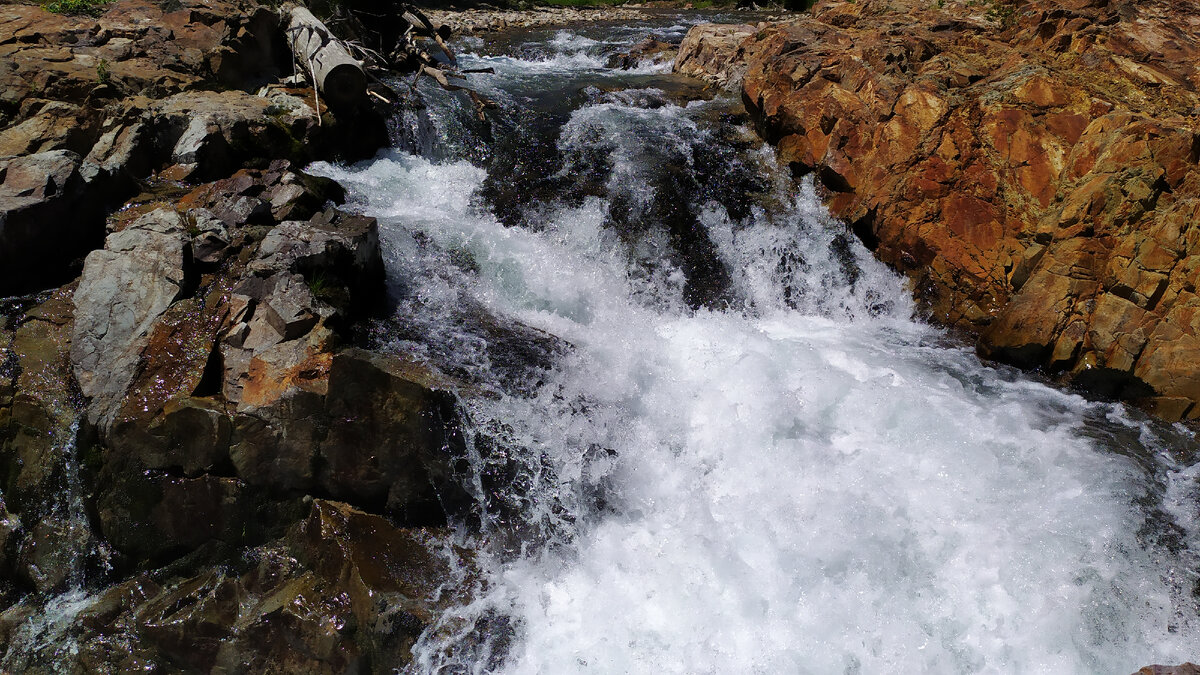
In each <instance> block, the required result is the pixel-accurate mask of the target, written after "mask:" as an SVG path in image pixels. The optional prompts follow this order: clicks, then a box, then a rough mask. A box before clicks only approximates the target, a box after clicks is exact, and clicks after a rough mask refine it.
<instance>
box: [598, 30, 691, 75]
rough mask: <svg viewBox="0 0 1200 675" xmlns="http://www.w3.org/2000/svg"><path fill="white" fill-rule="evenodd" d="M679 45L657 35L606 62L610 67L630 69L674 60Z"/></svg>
mask: <svg viewBox="0 0 1200 675" xmlns="http://www.w3.org/2000/svg"><path fill="white" fill-rule="evenodd" d="M677 49H678V45H673V44H671V43H669V42H664V41H662V40H659V39H658V38H655V37H648V38H646V39H645V40H642V41H641V42H639V43H637V44H636V45H634V46H633V47H631V48H630V49H629V51H627V52H624V53H621V54H614V55H612V56H611V57H609V59H608V63H607V64H606V65H607V66H608V67H609V68H620V69H621V70H630V69H633V68H637V67H639V66H648V65H653V64H657V63H666V62H668V61H674V59H675V55H676V51H677Z"/></svg>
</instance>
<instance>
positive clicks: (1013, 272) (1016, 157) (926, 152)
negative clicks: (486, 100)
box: [676, 0, 1200, 420]
mask: <svg viewBox="0 0 1200 675" xmlns="http://www.w3.org/2000/svg"><path fill="white" fill-rule="evenodd" d="M1198 34H1200V6H1197V5H1196V3H1195V2H1193V1H1191V0H1189V1H1186V2H1183V3H1169V2H1165V1H1152V2H1136V3H1135V2H1132V1H1128V0H1109V1H1104V2H1074V1H1073V0H1033V1H1032V2H1021V3H1008V2H1003V1H998V2H995V3H992V4H980V3H970V2H968V3H963V2H957V1H954V0H950V1H948V2H938V3H932V4H931V3H923V2H914V1H909V2H905V1H903V0H901V1H899V2H897V1H894V0H893V1H889V2H883V1H882V0H867V1H861V2H821V3H819V4H818V5H817V6H816V7H815V8H814V10H813V12H812V13H811V15H806V16H802V17H798V18H796V19H794V20H790V21H786V22H780V23H771V24H760V25H759V26H757V27H755V28H754V29H753V32H748V30H747V27H722V28H713V27H703V26H702V27H697V28H695V29H693V30H692V32H691V33H690V34H689V36H688V38H687V40H685V42H684V45H683V46H682V48H681V51H680V55H679V57H678V59H677V61H676V68H677V69H678V70H680V71H681V72H689V73H696V74H701V75H704V76H707V77H709V78H711V79H713V80H714V81H716V82H720V83H722V84H727V83H733V86H735V87H738V88H740V90H741V92H742V95H743V99H744V101H745V104H746V107H747V109H748V110H749V111H750V113H751V115H752V117H753V118H754V119H755V121H756V123H757V125H758V128H759V130H760V132H761V134H762V135H763V136H764V137H765V138H766V139H767V140H769V141H770V142H772V143H774V144H776V145H777V147H778V151H779V156H780V158H781V160H783V161H785V162H787V163H788V164H790V165H791V166H792V167H793V169H794V170H795V172H796V173H797V174H805V173H812V174H814V175H815V178H816V179H817V180H818V181H819V182H820V183H821V184H822V185H824V187H825V188H826V189H827V195H828V203H829V205H830V208H831V209H832V210H833V212H834V213H835V214H837V215H838V216H840V217H842V218H844V219H845V220H846V221H847V222H849V223H851V224H852V226H853V228H854V230H855V231H856V232H857V233H858V234H859V236H860V238H861V239H862V240H863V241H864V242H865V243H866V244H867V245H868V246H869V247H870V248H872V249H874V250H875V252H876V254H877V255H878V256H879V257H880V258H881V259H882V260H884V261H886V262H888V263H890V264H891V265H893V266H895V267H896V268H897V269H899V270H901V271H902V272H904V273H905V274H906V275H908V276H909V277H910V278H911V279H912V282H913V289H914V291H915V293H916V294H917V296H918V298H919V299H920V301H921V302H922V304H923V306H924V307H925V308H926V309H927V311H928V312H929V315H930V316H931V317H932V318H933V319H934V320H936V321H939V322H942V323H945V324H948V325H953V326H958V327H962V328H965V329H968V330H970V331H973V332H975V333H976V334H978V336H979V343H978V344H979V351H980V353H981V354H982V355H984V356H986V357H989V358H994V359H998V360H1002V361H1007V362H1011V363H1014V364H1018V365H1020V366H1023V367H1028V368H1041V369H1044V370H1045V371H1046V372H1047V373H1049V374H1052V375H1055V376H1059V377H1061V378H1063V379H1064V380H1066V381H1068V382H1070V383H1072V384H1075V385H1077V386H1079V387H1081V388H1083V389H1085V390H1088V391H1090V392H1092V393H1094V394H1097V395H1101V396H1114V397H1121V398H1126V399H1131V400H1134V401H1136V402H1138V403H1140V404H1142V405H1144V406H1145V407H1147V408H1149V409H1150V410H1152V411H1153V412H1155V413H1156V414H1158V415H1159V416H1161V417H1163V418H1166V419H1169V420H1176V419H1181V418H1195V417H1200V406H1196V405H1195V404H1196V403H1197V402H1200V372H1198V371H1197V370H1196V369H1195V367H1194V364H1195V362H1196V359H1197V357H1198V356H1200V324H1197V323H1196V322H1195V321H1194V316H1195V315H1196V310H1197V308H1200V299H1198V298H1197V295H1196V289H1195V283H1194V279H1195V274H1194V271H1193V267H1194V266H1195V264H1194V263H1193V262H1192V261H1193V260H1194V259H1196V256H1195V255H1194V253H1196V252H1198V250H1197V245H1198V244H1197V242H1198V241H1200V234H1198V233H1200V230H1197V224H1198V223H1200V217H1198V216H1200V198H1198V197H1200V169H1198V165H1197V162H1198V159H1200V117H1198V116H1200V95H1198V93H1197V86H1198V85H1200V65H1198V64H1200V59H1198V57H1200V40H1198V38H1197V35H1198Z"/></svg>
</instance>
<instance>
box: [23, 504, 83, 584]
mask: <svg viewBox="0 0 1200 675" xmlns="http://www.w3.org/2000/svg"><path fill="white" fill-rule="evenodd" d="M92 545H93V539H92V534H91V532H90V531H89V530H88V529H87V528H86V527H85V526H84V525H83V524H82V523H79V522H74V521H73V520H72V519H70V518H69V517H64V516H63V515H61V514H53V515H52V516H50V517H44V518H43V519H41V520H39V521H37V522H35V523H33V524H32V526H31V527H30V530H29V534H28V536H27V537H25V538H24V540H23V541H22V542H21V545H20V553H19V554H18V558H17V561H16V568H17V574H18V575H19V576H20V577H22V578H23V579H24V581H25V582H26V583H27V584H28V585H29V586H30V587H32V588H33V589H34V590H36V591H38V592H40V593H50V592H54V591H62V590H65V589H66V585H67V582H68V581H79V580H80V579H81V576H82V574H81V573H82V570H83V563H84V560H83V556H85V555H86V553H87V551H88V549H89V548H91V546H92Z"/></svg>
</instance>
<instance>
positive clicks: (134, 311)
mask: <svg viewBox="0 0 1200 675" xmlns="http://www.w3.org/2000/svg"><path fill="white" fill-rule="evenodd" d="M190 253H191V251H190V247H189V246H187V239H186V223H185V222H184V220H183V217H182V216H180V214H179V213H177V212H176V211H174V210H172V209H166V208H163V209H158V210H156V211H153V212H151V213H148V214H146V215H145V216H142V217H141V218H139V219H137V220H136V221H134V222H133V223H132V224H131V225H130V226H129V227H127V228H125V229H124V230H121V231H120V232H116V233H114V234H111V235H109V237H108V239H107V241H106V243H105V248H104V249H102V250H98V251H94V252H92V253H91V254H89V255H88V257H87V260H86V262H85V263H84V268H83V275H82V276H81V277H80V279H79V286H78V288H77V289H76V290H75V297H74V300H75V326H74V329H73V331H72V335H71V362H72V365H73V367H74V373H75V377H76V379H77V381H78V382H79V388H80V390H81V391H82V393H83V395H84V396H86V397H87V398H88V399H89V403H88V416H89V419H90V420H91V421H92V422H93V423H98V424H100V426H101V427H105V428H107V427H108V426H110V425H111V424H112V422H113V421H114V417H115V415H116V412H117V410H118V408H120V406H121V404H122V402H123V400H124V397H125V393H126V391H127V390H128V389H129V386H130V384H131V383H132V381H133V379H134V376H135V374H136V371H137V368H138V364H139V361H140V357H141V353H142V350H143V349H144V348H145V347H146V345H147V344H148V342H149V340H150V335H151V332H152V331H153V329H154V324H155V322H156V321H157V320H158V319H159V318H160V317H161V316H162V315H163V314H164V313H166V311H167V310H168V308H170V306H171V303H173V302H174V301H175V300H177V299H179V298H181V297H183V296H185V295H186V294H187V293H188V290H189V289H188V288H187V286H188V284H189V283H191V281H190V280H189V279H188V278H187V271H186V270H185V267H190V265H191V260H190V257H191V256H190Z"/></svg>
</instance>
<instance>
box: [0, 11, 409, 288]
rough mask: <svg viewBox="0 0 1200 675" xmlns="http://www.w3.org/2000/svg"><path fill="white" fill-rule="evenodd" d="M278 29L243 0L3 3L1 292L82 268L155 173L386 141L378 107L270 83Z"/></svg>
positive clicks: (224, 169)
mask: <svg viewBox="0 0 1200 675" xmlns="http://www.w3.org/2000/svg"><path fill="white" fill-rule="evenodd" d="M280 31H281V29H280V26H279V19H278V17H277V15H276V13H275V12H274V11H272V10H271V9H269V8H267V7H263V6H260V5H258V4H257V3H253V2H246V1H243V0H233V1H221V2H203V3H202V2H195V1H191V0H188V1H184V2H176V3H166V4H164V3H158V2H149V1H147V0H118V1H117V2H114V3H112V4H111V5H109V6H108V7H107V10H106V11H105V12H104V14H103V15H102V16H100V17H86V16H83V17H72V16H62V15H58V14H51V13H50V12H47V11H46V10H45V9H43V8H42V7H40V6H37V5H24V4H7V5H0V62H3V63H4V64H5V66H4V67H0V92H2V93H0V270H3V273H0V297H2V296H7V295H13V294H17V293H27V292H30V291H35V290H39V289H44V288H48V287H53V286H55V285H58V284H62V283H64V282H66V281H68V280H70V279H71V278H73V277H74V276H75V275H77V274H78V273H79V268H78V265H73V264H72V263H73V262H75V261H78V260H79V259H81V258H82V257H83V256H84V255H86V254H87V252H88V251H91V250H92V249H95V248H97V247H99V245H100V244H101V243H102V242H103V240H104V235H105V232H104V227H103V224H104V223H103V221H104V215H105V214H106V213H107V212H108V211H110V210H112V209H113V208H116V207H117V206H119V205H120V204H121V203H122V202H123V201H124V200H125V199H126V198H128V197H131V196H133V194H134V193H136V191H137V183H136V182H137V181H138V180H140V179H143V178H145V177H147V176H148V175H149V174H151V173H152V172H155V171H160V170H163V174H162V175H163V177H165V178H169V179H171V180H187V181H193V182H198V181H210V180H213V179H217V178H223V177H226V176H228V175H229V174H230V173H232V172H234V171H236V170H237V169H239V168H241V167H243V166H258V167H263V166H265V165H266V164H267V163H269V162H270V161H271V160H273V159H289V160H292V161H295V162H297V163H305V162H308V161H312V160H314V159H327V158H363V157H367V156H370V155H371V154H372V153H373V152H374V151H375V149H376V148H378V147H379V146H380V145H382V144H383V143H385V142H386V140H387V132H386V128H385V125H384V122H383V118H382V116H380V115H379V114H378V112H377V111H375V110H374V109H373V108H370V107H368V108H365V109H362V110H343V111H339V113H338V115H337V116H334V115H331V114H329V113H328V111H327V110H325V109H324V108H323V106H321V107H318V104H317V103H316V102H314V101H313V100H312V98H311V96H310V95H309V91H308V90H306V89H302V88H301V89H295V88H291V87H289V86H285V85H283V84H281V83H279V82H278V79H279V77H280V76H281V75H284V74H290V73H291V70H292V65H291V54H290V53H289V52H288V50H287V48H286V46H284V45H283V43H282V33H281V32H280Z"/></svg>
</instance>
